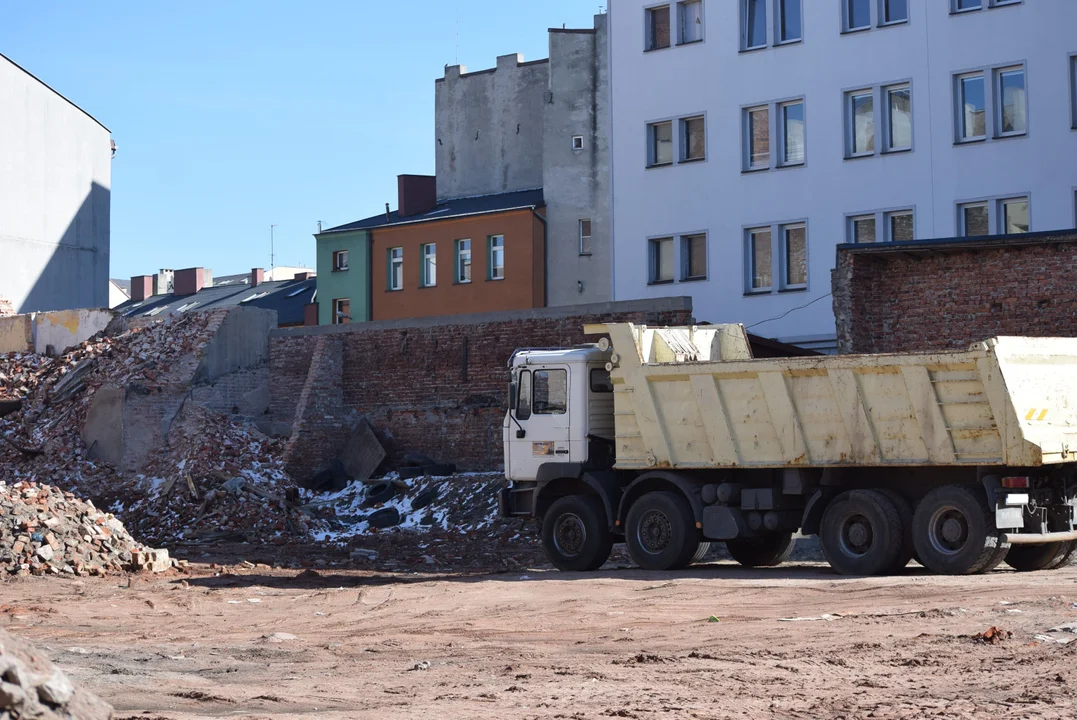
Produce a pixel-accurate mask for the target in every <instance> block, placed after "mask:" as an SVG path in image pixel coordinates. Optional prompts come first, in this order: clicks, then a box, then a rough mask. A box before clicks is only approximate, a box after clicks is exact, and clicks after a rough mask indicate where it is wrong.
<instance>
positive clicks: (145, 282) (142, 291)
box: [131, 275, 153, 302]
mask: <svg viewBox="0 0 1077 720" xmlns="http://www.w3.org/2000/svg"><path fill="white" fill-rule="evenodd" d="M152 295H153V275H136V276H135V277H133V278H131V299H132V300H134V301H135V302H142V301H143V300H145V299H147V298H149V297H150V296H152Z"/></svg>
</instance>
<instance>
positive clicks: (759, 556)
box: [725, 533, 793, 568]
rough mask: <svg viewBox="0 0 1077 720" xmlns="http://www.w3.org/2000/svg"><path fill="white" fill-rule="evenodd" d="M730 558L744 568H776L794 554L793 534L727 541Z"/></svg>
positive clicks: (726, 545)
mask: <svg viewBox="0 0 1077 720" xmlns="http://www.w3.org/2000/svg"><path fill="white" fill-rule="evenodd" d="M725 547H726V550H728V551H729V555H730V557H732V558H733V559H734V560H736V561H737V562H739V563H740V564H741V565H743V566H744V567H750V568H757V567H775V566H777V565H781V564H782V563H783V562H785V561H786V560H788V559H789V556H790V555H792V554H793V534H792V533H773V534H771V535H763V536H762V537H754V538H738V539H736V540H726V541H725Z"/></svg>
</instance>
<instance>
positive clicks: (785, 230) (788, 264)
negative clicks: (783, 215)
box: [782, 225, 808, 290]
mask: <svg viewBox="0 0 1077 720" xmlns="http://www.w3.org/2000/svg"><path fill="white" fill-rule="evenodd" d="M782 268H783V272H782V289H783V290H799V289H801V288H804V287H807V285H808V229H807V227H806V226H805V225H783V226H782Z"/></svg>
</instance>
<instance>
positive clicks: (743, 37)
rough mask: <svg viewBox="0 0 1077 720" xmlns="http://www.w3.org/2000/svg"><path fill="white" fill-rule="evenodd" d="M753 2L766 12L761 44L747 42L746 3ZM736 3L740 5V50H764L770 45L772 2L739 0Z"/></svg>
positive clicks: (766, 0)
mask: <svg viewBox="0 0 1077 720" xmlns="http://www.w3.org/2000/svg"><path fill="white" fill-rule="evenodd" d="M755 2H758V3H760V4H761V5H762V7H763V11H764V12H765V13H766V17H765V18H764V19H763V43H762V44H761V45H749V44H748V4H749V3H755ZM737 4H738V5H739V6H740V51H741V52H752V51H753V50H764V49H766V48H768V47H770V38H771V33H770V28H771V21H772V19H771V15H772V14H773V12H772V11H773V7H772V3H771V2H770V1H769V0H739V2H738V3H737Z"/></svg>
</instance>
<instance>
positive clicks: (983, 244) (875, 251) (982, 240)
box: [838, 230, 1077, 255]
mask: <svg viewBox="0 0 1077 720" xmlns="http://www.w3.org/2000/svg"><path fill="white" fill-rule="evenodd" d="M1072 242H1077V230H1048V231H1044V232H1034V233H1020V234H1017V235H984V236H982V237H957V238H931V239H926V240H903V241H900V242H883V243H845V244H842V245H838V253H839V254H840V253H843V252H846V253H853V254H856V255H890V254H902V255H909V254H916V255H925V254H926V255H937V254H948V253H953V252H958V251H967V250H997V249H998V248H1006V247H1024V246H1028V245H1051V244H1054V243H1072Z"/></svg>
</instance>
